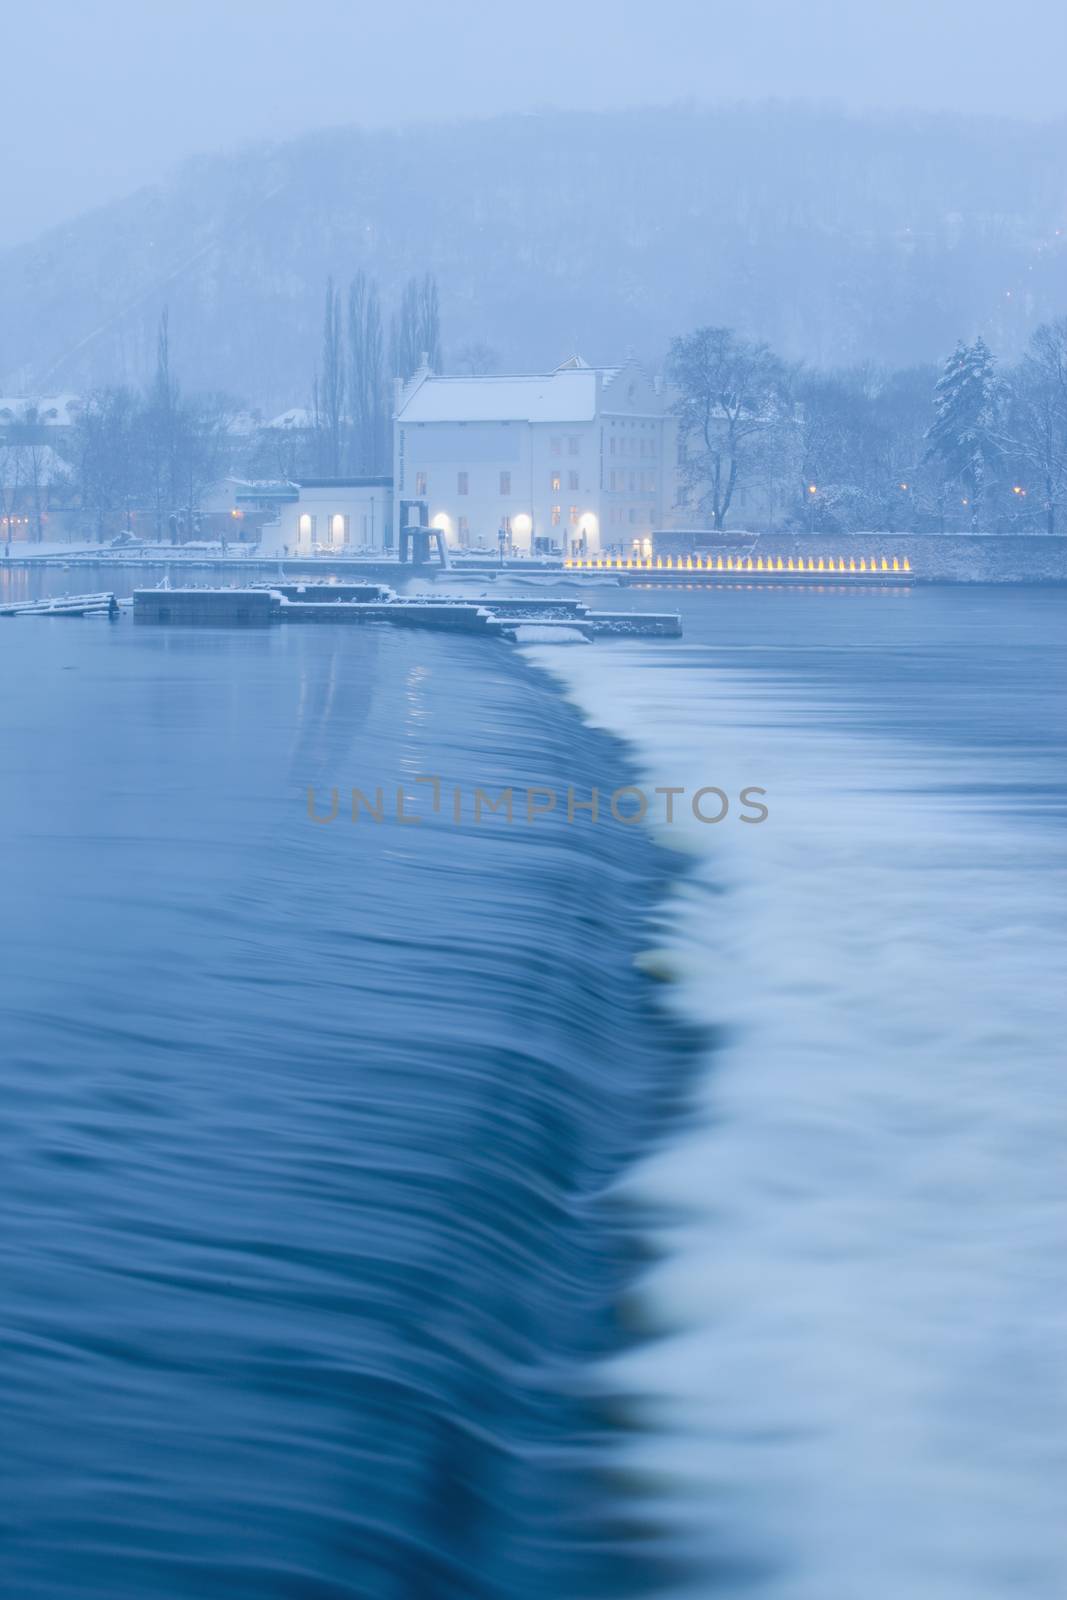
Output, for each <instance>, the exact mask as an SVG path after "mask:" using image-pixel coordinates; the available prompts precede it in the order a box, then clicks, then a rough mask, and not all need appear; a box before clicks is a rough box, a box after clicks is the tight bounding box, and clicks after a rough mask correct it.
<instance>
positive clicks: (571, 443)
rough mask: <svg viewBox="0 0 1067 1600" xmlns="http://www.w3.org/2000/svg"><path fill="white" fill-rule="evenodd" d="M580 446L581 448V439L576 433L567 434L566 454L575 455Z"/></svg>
mask: <svg viewBox="0 0 1067 1600" xmlns="http://www.w3.org/2000/svg"><path fill="white" fill-rule="evenodd" d="M580 448H581V440H580V439H579V438H578V435H577V434H576V433H571V434H568V436H567V453H568V455H572V456H576V455H577V454H578V451H579V449H580Z"/></svg>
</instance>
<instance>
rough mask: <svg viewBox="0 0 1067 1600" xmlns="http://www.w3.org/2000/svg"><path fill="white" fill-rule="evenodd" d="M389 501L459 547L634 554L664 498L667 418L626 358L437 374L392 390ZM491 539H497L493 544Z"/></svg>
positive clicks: (667, 497)
mask: <svg viewBox="0 0 1067 1600" xmlns="http://www.w3.org/2000/svg"><path fill="white" fill-rule="evenodd" d="M393 451H394V457H393V478H394V482H395V485H396V495H397V499H398V501H402V500H416V501H423V502H425V505H426V508H427V512H428V518H429V521H430V522H431V524H432V525H433V526H435V527H438V528H441V529H443V530H444V532H445V535H446V537H447V539H448V542H449V543H450V544H451V545H453V546H456V547H459V548H477V549H491V550H496V549H497V548H498V545H499V544H500V543H503V545H504V546H505V547H506V548H507V549H508V550H509V551H511V552H514V553H516V554H533V553H537V552H540V551H545V552H547V551H549V550H559V551H561V552H563V553H565V554H571V553H577V552H581V551H584V552H592V551H597V550H606V549H616V550H620V551H627V552H628V551H630V550H631V549H633V547H634V546H635V545H637V546H643V544H644V542H645V541H647V540H649V539H650V538H651V535H652V530H653V529H654V528H655V527H657V526H661V525H662V524H663V522H664V520H665V514H666V512H667V511H668V510H669V509H670V507H671V506H672V505H673V502H674V472H675V462H676V456H677V447H676V444H675V439H674V419H673V417H672V416H671V415H670V413H669V411H668V409H667V406H666V404H665V402H664V400H663V399H662V397H661V395H660V392H659V390H658V389H657V387H656V385H655V384H654V383H653V382H652V381H651V380H650V379H649V378H648V377H647V376H646V374H645V373H644V372H643V371H642V369H641V368H640V367H639V366H637V364H636V363H635V362H632V361H629V362H627V363H626V364H625V365H623V366H621V367H605V368H596V367H590V366H589V365H588V364H587V363H586V362H585V361H583V360H582V359H581V358H580V357H579V356H573V357H572V358H571V359H570V360H569V361H565V362H564V363H563V365H562V366H560V367H557V368H556V370H555V371H554V372H549V373H532V374H522V375H519V376H516V377H497V376H469V377H438V376H437V375H436V374H434V373H432V372H430V371H429V370H428V368H425V367H423V368H422V369H420V371H418V372H416V373H415V375H414V377H413V378H412V379H411V381H410V382H409V383H408V384H406V385H405V386H404V387H403V388H402V389H400V390H399V392H398V396H397V407H396V417H395V426H394V430H393ZM501 536H502V538H501Z"/></svg>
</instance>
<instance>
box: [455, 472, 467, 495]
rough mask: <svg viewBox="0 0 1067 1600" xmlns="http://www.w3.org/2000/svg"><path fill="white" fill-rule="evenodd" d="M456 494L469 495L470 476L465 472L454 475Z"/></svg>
mask: <svg viewBox="0 0 1067 1600" xmlns="http://www.w3.org/2000/svg"><path fill="white" fill-rule="evenodd" d="M456 493H457V494H469V493H470V474H469V473H467V472H457V473H456Z"/></svg>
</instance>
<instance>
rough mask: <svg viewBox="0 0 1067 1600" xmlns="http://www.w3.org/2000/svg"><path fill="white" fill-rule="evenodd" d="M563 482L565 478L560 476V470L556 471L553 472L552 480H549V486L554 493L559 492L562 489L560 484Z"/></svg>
mask: <svg viewBox="0 0 1067 1600" xmlns="http://www.w3.org/2000/svg"><path fill="white" fill-rule="evenodd" d="M562 482H563V479H562V478H561V477H560V475H559V473H558V472H554V473H553V474H552V477H551V479H550V481H549V485H548V487H549V488H550V489H551V490H552V491H553V493H554V494H558V493H559V489H560V485H561V484H562Z"/></svg>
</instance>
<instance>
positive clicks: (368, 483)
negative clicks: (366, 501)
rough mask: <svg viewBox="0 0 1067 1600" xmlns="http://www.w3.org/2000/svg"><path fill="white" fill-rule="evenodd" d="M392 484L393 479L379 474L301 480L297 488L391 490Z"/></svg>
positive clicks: (298, 481)
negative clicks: (362, 476)
mask: <svg viewBox="0 0 1067 1600" xmlns="http://www.w3.org/2000/svg"><path fill="white" fill-rule="evenodd" d="M392 483H393V480H392V478H391V477H388V476H387V475H383V474H378V475H377V476H374V477H369V478H368V477H364V478H299V479H298V480H297V487H298V488H300V489H389V488H391V487H392Z"/></svg>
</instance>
